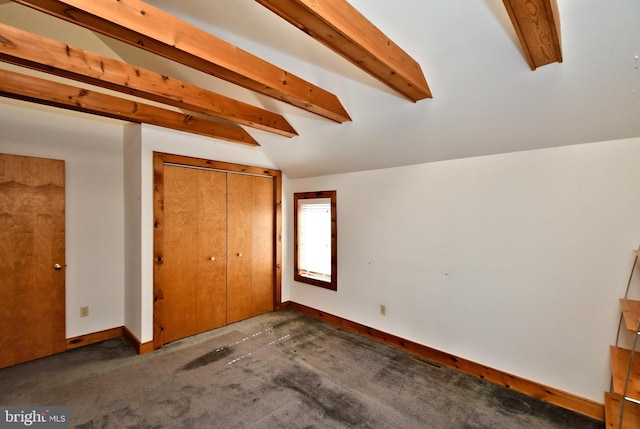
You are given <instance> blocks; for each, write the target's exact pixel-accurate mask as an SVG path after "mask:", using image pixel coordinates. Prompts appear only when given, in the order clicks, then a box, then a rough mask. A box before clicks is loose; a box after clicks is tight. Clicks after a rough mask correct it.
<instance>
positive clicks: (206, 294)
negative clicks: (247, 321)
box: [193, 170, 227, 332]
mask: <svg viewBox="0 0 640 429" xmlns="http://www.w3.org/2000/svg"><path fill="white" fill-rule="evenodd" d="M193 171H195V172H196V173H197V175H198V222H197V226H198V240H197V246H198V260H197V264H196V269H197V278H198V280H197V294H198V295H197V298H198V300H197V307H196V308H195V309H194V310H195V311H196V312H197V318H198V323H197V330H198V332H204V331H208V330H210V329H214V328H218V327H220V326H224V325H226V323H227V174H226V173H222V172H218V171H208V170H193ZM212 258H213V260H212Z"/></svg>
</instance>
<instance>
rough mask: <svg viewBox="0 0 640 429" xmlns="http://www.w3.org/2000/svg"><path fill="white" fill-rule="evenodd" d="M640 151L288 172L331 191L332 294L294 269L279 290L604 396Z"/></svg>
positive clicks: (631, 232) (637, 145)
mask: <svg viewBox="0 0 640 429" xmlns="http://www.w3.org/2000/svg"><path fill="white" fill-rule="evenodd" d="M639 160H640V139H630V140H623V141H611V142H602V143H596V144H587V145H579V146H569V147H562V148H555V149H545V150H537V151H530V152H520V153H512V154H504V155H496V156H487V157H479V158H471V159H462V160H455V161H446V162H438V163H431V164H422V165H415V166H408V167H401V168H392V169H385V170H377V171H366V172H359V173H350V174H342V175H332V176H325V177H317V178H309V179H299V180H292V181H291V188H290V191H289V193H288V195H286V196H285V198H288V199H292V193H293V192H302V191H316V190H331V189H335V190H337V196H338V200H337V204H338V291H337V292H332V291H328V290H325V289H321V288H317V287H313V286H309V285H306V284H302V283H297V282H293V280H292V278H291V277H292V276H291V275H290V273H288V272H287V275H286V276H285V277H284V283H285V284H284V286H283V288H284V292H283V296H285V297H287V298H288V299H291V300H292V301H295V302H298V303H301V304H305V305H308V306H311V307H314V308H317V309H320V310H323V311H326V312H329V313H332V314H335V315H338V316H341V317H344V318H346V319H349V320H353V321H356V322H359V323H362V324H365V325H368V326H372V327H375V328H378V329H381V330H383V331H386V332H390V333H393V334H396V335H399V336H401V337H404V338H407V339H411V340H413V341H417V342H419V343H422V344H425V345H428V346H431V347H434V348H436V349H439V350H443V351H445V352H449V353H452V354H454V355H457V356H460V357H464V358H467V359H470V360H472V361H475V362H478V363H481V364H484V365H488V366H490V367H493V368H496V369H499V370H502V371H506V372H508V373H512V374H515V375H518V376H521V377H525V378H527V379H531V380H534V381H536V382H539V383H543V384H546V385H549V386H552V387H555V388H559V389H562V390H565V391H568V392H571V393H574V394H577V395H579V396H583V397H587V398H590V399H593V400H596V401H598V402H602V401H603V392H604V390H608V388H609V377H610V370H609V359H608V346H609V345H610V344H612V343H613V342H614V341H615V334H616V328H617V322H618V317H619V308H618V298H619V297H620V296H622V295H623V294H624V289H625V286H626V283H627V278H628V275H629V270H630V268H631V266H632V254H631V250H632V249H634V248H637V247H638V242H639V241H640V221H639V219H640V192H638V183H640V169H638V161H639ZM287 230H288V233H289V234H288V240H287V244H288V248H289V254H290V255H292V253H293V252H292V248H293V247H292V246H293V240H292V234H293V230H292V222H288V224H287ZM290 257H291V256H290ZM289 263H290V264H291V261H289ZM289 266H292V265H289ZM288 271H290V270H288ZM380 304H385V305H386V306H387V315H386V316H381V315H380V314H379V305H380Z"/></svg>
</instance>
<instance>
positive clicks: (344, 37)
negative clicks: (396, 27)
mask: <svg viewBox="0 0 640 429" xmlns="http://www.w3.org/2000/svg"><path fill="white" fill-rule="evenodd" d="M256 1H257V2H258V3H260V4H262V5H263V6H265V7H267V8H268V9H270V10H272V11H273V12H275V13H276V14H278V15H280V16H281V17H282V18H284V19H286V20H287V21H289V22H290V23H291V24H293V25H295V26H296V27H298V28H299V29H301V30H302V31H303V32H305V33H307V34H309V35H310V36H311V37H313V38H314V39H316V40H318V41H319V42H321V43H323V44H324V45H326V46H327V47H329V48H330V49H332V50H333V51H335V52H337V53H338V54H340V55H342V56H343V57H344V58H346V59H347V60H349V61H351V62H352V63H353V64H355V65H356V66H358V67H360V68H361V69H362V70H364V71H366V72H367V73H369V74H370V75H372V76H374V77H375V78H377V79H378V80H380V81H381V82H382V83H384V84H385V85H387V86H389V87H390V88H392V89H394V90H395V91H397V92H399V93H400V94H402V95H404V96H405V97H407V98H408V99H410V100H411V101H414V102H415V101H418V100H422V99H424V98H431V97H432V95H431V91H430V90H429V86H428V85H427V80H426V79H425V77H424V74H423V73H422V69H421V68H420V65H419V64H418V63H417V62H416V61H415V60H414V59H413V58H411V57H410V56H409V55H408V54H407V53H406V52H405V51H403V50H402V49H401V48H400V47H399V46H398V45H396V44H395V43H394V42H393V41H392V40H390V39H389V38H388V37H387V36H386V35H385V34H384V33H382V31H380V30H379V29H378V28H377V27H376V26H374V25H373V24H372V23H371V22H370V21H369V20H367V18H365V17H364V16H362V14H360V12H358V11H357V10H356V9H355V8H354V7H353V6H351V5H350V4H349V3H347V1H346V0H256Z"/></svg>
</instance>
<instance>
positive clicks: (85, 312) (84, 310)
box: [80, 306, 89, 317]
mask: <svg viewBox="0 0 640 429" xmlns="http://www.w3.org/2000/svg"><path fill="white" fill-rule="evenodd" d="M80 317H89V306H85V307H80Z"/></svg>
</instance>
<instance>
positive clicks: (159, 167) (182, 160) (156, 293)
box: [153, 152, 282, 349]
mask: <svg viewBox="0 0 640 429" xmlns="http://www.w3.org/2000/svg"><path fill="white" fill-rule="evenodd" d="M165 164H171V165H183V166H185V167H192V168H205V169H211V170H217V171H223V172H227V173H239V174H249V175H254V176H262V177H272V178H273V210H274V213H273V215H274V216H273V219H274V221H273V222H274V225H273V231H274V237H273V257H274V258H273V260H274V267H273V308H274V309H278V308H279V307H280V305H281V304H282V172H281V171H280V170H274V169H270V168H262V167H254V166H247V165H241V164H233V163H229V162H222V161H212V160H208V159H203V158H193V157H189V156H182V155H174V154H169V153H163V152H153V348H154V349H159V348H162V346H163V345H164V339H163V335H162V321H163V318H162V315H163V313H162V312H163V298H164V294H163V291H162V278H163V265H164V264H163V262H164V260H163V255H164V240H163V238H164V166H165Z"/></svg>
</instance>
